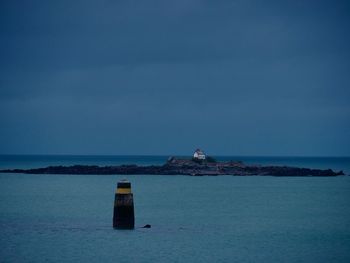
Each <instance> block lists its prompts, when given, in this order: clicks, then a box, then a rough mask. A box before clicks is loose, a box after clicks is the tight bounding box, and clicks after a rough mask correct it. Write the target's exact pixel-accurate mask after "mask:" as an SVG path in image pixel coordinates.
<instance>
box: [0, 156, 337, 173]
mask: <svg viewBox="0 0 350 263" xmlns="http://www.w3.org/2000/svg"><path fill="white" fill-rule="evenodd" d="M0 173H25V174H95V175H113V174H122V175H131V174H134V175H136V174H138V175H149V174H153V175H190V176H204V175H208V176H218V175H236V176H251V175H260V176H338V175H344V173H343V171H339V172H334V171H333V170H331V169H328V170H320V169H309V168H298V167H289V166H261V165H248V164H245V163H243V162H241V161H227V162H218V161H215V160H214V159H213V158H210V157H208V158H192V159H179V158H174V157H170V158H169V159H168V161H167V162H166V163H165V164H163V165H149V166H139V165H118V166H96V165H73V166H49V167H45V168H35V169H6V170H0Z"/></svg>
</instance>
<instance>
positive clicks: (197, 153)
mask: <svg viewBox="0 0 350 263" xmlns="http://www.w3.org/2000/svg"><path fill="white" fill-rule="evenodd" d="M193 158H195V159H198V160H205V154H204V152H203V151H202V150H201V149H197V150H196V151H195V152H194V154H193Z"/></svg>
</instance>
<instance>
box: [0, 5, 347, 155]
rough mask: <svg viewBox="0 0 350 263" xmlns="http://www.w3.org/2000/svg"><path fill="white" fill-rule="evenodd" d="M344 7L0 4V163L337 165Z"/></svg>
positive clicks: (342, 119) (343, 102) (342, 117)
mask: <svg viewBox="0 0 350 263" xmlns="http://www.w3.org/2000/svg"><path fill="white" fill-rule="evenodd" d="M349 28H350V4H348V1H334V0H329V1H307V0H293V1H280V0H279V1H278V0H276V1H271V0H264V1H257V0H256V1H254V0H252V1H250V0H237V1H234V0H233V1H208V0H207V1H200V0H176V1H161V0H159V1H153V0H148V1H131V0H104V1H102V0H96V1H92V0H82V1H71V0H69V1H68V0H67V1H62V0H60V1H32V0H28V1H23V0H21V1H16V0H1V1H0V153H3V154H151V155H152V154H191V153H192V151H193V150H194V149H195V148H197V147H200V148H203V149H204V150H205V151H206V152H207V153H209V154H212V155H288V156H291V155H301V156H309V155H317V156H344V155H345V156H350V32H349V31H350V30H349Z"/></svg>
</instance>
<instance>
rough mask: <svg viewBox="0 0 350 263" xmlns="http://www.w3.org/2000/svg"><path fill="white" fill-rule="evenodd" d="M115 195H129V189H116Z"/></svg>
mask: <svg viewBox="0 0 350 263" xmlns="http://www.w3.org/2000/svg"><path fill="white" fill-rule="evenodd" d="M116 193H117V194H131V188H117V192H116Z"/></svg>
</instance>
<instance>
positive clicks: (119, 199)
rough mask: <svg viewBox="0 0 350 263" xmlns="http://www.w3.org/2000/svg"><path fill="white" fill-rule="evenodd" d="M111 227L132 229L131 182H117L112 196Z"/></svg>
mask: <svg viewBox="0 0 350 263" xmlns="http://www.w3.org/2000/svg"><path fill="white" fill-rule="evenodd" d="M113 227H114V228H116V229H134V227H135V215H134V199H133V194H132V193H131V183H130V182H128V181H126V180H124V181H120V182H118V186H117V190H116V193H115V197H114V212H113Z"/></svg>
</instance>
